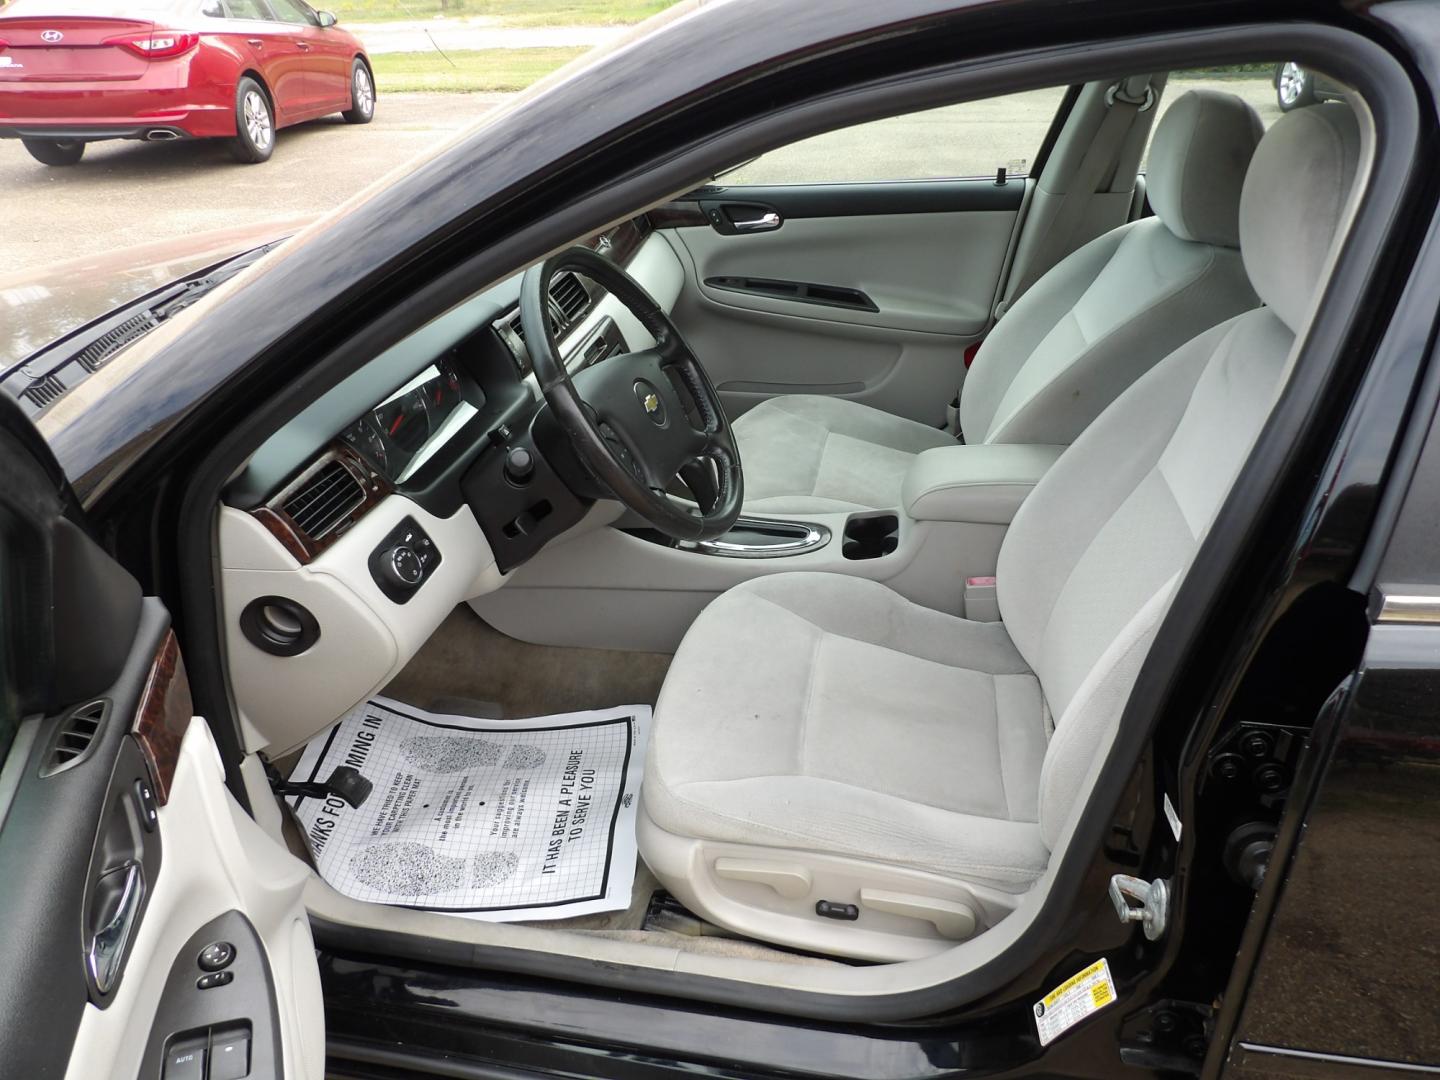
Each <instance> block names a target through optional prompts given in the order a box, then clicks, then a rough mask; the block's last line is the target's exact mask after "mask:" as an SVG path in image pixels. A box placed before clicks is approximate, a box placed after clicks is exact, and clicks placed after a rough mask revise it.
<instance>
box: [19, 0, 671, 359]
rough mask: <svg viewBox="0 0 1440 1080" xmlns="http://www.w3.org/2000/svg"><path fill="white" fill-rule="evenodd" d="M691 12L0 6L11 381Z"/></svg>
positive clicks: (561, 6)
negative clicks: (132, 309)
mask: <svg viewBox="0 0 1440 1080" xmlns="http://www.w3.org/2000/svg"><path fill="white" fill-rule="evenodd" d="M697 2H698V0H688V2H687V3H682V4H680V5H678V6H676V5H672V4H671V3H670V2H669V0H404V2H401V0H325V2H323V3H320V4H316V5H311V4H307V3H305V2H304V0H138V2H137V3H134V4H118V3H116V2H114V0H8V2H7V0H0V186H3V190H4V191H5V203H6V214H5V231H4V238H3V240H0V244H3V251H4V259H3V261H0V325H3V326H4V328H5V330H6V332H5V333H3V334H0V372H3V371H6V370H8V369H10V368H12V367H14V366H15V365H16V364H18V363H20V362H22V361H24V360H26V359H27V358H29V357H31V356H33V355H34V354H35V353H36V352H37V351H39V350H41V349H44V348H46V347H47V346H49V345H51V344H52V343H53V342H55V341H57V340H58V339H62V338H65V337H66V336H67V335H70V334H73V333H74V332H75V331H77V330H79V329H80V328H83V327H86V326H89V325H91V324H93V323H94V322H95V321H96V320H99V319H102V318H103V317H105V316H106V315H108V314H109V313H110V312H113V311H114V310H116V309H117V308H119V307H121V306H123V305H126V304H128V303H131V302H134V301H135V300H137V299H139V298H140V297H143V296H146V295H148V294H150V293H152V292H154V291H155V290H157V289H159V288H162V287H163V286H165V285H166V284H168V283H170V282H173V281H176V280H178V279H180V278H183V277H185V276H187V275H189V274H193V273H195V272H196V271H197V270H199V269H202V268H203V267H206V266H209V265H213V264H214V263H216V262H217V261H219V260H220V259H222V258H225V257H226V256H229V255H234V254H237V253H239V252H242V251H247V250H250V249H252V248H255V247H257V246H261V245H265V244H269V243H272V242H273V241H275V240H276V239H277V238H281V237H285V236H290V235H293V234H294V233H295V232H297V231H299V230H300V229H302V228H304V227H305V226H306V225H307V224H309V223H310V222H312V221H315V220H316V219H318V218H319V217H321V216H323V215H324V214H326V213H328V212H330V211H332V210H334V209H336V208H337V207H339V206H340V205H341V204H342V203H344V202H345V201H346V200H348V199H350V198H351V197H352V196H354V195H355V194H357V193H358V192H360V191H362V190H363V189H364V188H366V187H368V186H370V185H371V184H374V183H376V182H377V180H382V179H383V177H384V175H385V173H386V172H387V171H388V170H390V169H392V168H396V167H403V165H404V163H405V162H407V161H410V160H413V159H415V158H417V157H419V156H424V155H426V154H427V153H431V152H433V151H435V150H436V149H437V148H439V147H441V146H443V145H444V144H446V143H447V142H449V141H450V140H451V139H452V138H453V137H455V135H456V134H457V133H459V132H461V131H463V130H465V129H467V128H469V127H471V126H472V125H474V124H475V123H477V122H480V121H483V120H484V119H485V118H486V117H487V116H489V115H491V114H493V113H494V111H495V110H497V109H500V108H504V107H505V106H506V105H507V104H508V103H509V102H511V101H512V100H513V99H515V98H516V97H517V96H518V95H519V94H520V93H521V92H523V91H525V90H526V89H528V88H529V87H532V86H534V85H536V84H537V83H539V82H541V81H543V80H544V79H545V78H546V77H547V76H550V75H552V74H553V73H555V72H557V71H559V70H560V69H562V68H564V67H565V66H567V65H569V64H571V63H572V62H574V61H576V60H578V59H581V58H583V57H586V56H587V55H589V54H591V53H592V52H598V51H599V50H603V49H604V48H606V47H609V46H612V45H613V44H614V43H617V42H622V41H624V40H626V39H627V38H628V37H629V36H631V35H632V34H633V33H635V32H636V29H637V28H638V27H639V25H640V24H641V23H643V22H644V21H645V20H647V19H649V18H651V17H652V16H655V15H656V14H658V13H661V12H664V11H666V10H667V9H670V8H672V6H676V7H678V9H680V10H683V9H685V8H688V7H693V6H695V3H697ZM321 12H324V14H325V17H324V18H322V17H321ZM477 15H479V16H483V18H478V19H477V17H476V16H477Z"/></svg>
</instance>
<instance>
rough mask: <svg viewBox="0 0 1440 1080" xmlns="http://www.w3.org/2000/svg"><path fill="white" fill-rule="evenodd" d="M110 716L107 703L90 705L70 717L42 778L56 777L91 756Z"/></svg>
mask: <svg viewBox="0 0 1440 1080" xmlns="http://www.w3.org/2000/svg"><path fill="white" fill-rule="evenodd" d="M109 713H110V703H109V702H108V701H92V702H91V703H90V704H88V705H82V706H80V708H78V709H76V710H75V711H74V712H72V713H71V714H70V715H69V716H67V717H66V718H65V719H64V720H63V721H62V722H61V724H60V730H59V731H58V732H56V734H55V742H54V744H53V745H52V746H51V747H50V753H49V755H48V756H47V757H46V759H45V765H44V766H43V767H42V768H41V770H40V775H41V776H53V775H54V774H55V773H58V772H63V771H65V770H66V769H68V768H70V767H71V766H72V765H78V764H79V763H80V762H81V761H82V760H83V759H84V758H85V756H86V755H87V754H89V752H90V748H91V746H93V745H94V744H95V739H96V737H97V736H98V735H99V734H100V728H101V726H102V725H103V724H104V723H105V717H106V716H108V715H109Z"/></svg>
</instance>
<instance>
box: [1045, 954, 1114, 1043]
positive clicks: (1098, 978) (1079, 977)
mask: <svg viewBox="0 0 1440 1080" xmlns="http://www.w3.org/2000/svg"><path fill="white" fill-rule="evenodd" d="M1114 1000H1115V981H1114V980H1113V979H1112V978H1110V963H1109V961H1107V960H1106V959H1105V958H1104V957H1101V958H1100V959H1099V960H1096V961H1095V963H1093V964H1091V965H1090V966H1089V967H1087V968H1085V970H1083V971H1080V972H1077V973H1076V974H1074V975H1072V976H1070V978H1068V979H1066V980H1065V981H1064V982H1063V983H1061V984H1060V985H1059V986H1057V987H1056V988H1055V989H1054V990H1051V991H1050V993H1048V994H1046V995H1045V996H1044V997H1043V998H1041V999H1040V1000H1039V1001H1037V1002H1036V1003H1035V1028H1036V1030H1037V1031H1039V1033H1040V1045H1041V1046H1049V1045H1050V1044H1051V1043H1052V1042H1054V1041H1055V1040H1056V1039H1057V1038H1059V1037H1060V1036H1061V1035H1063V1034H1065V1032H1067V1031H1069V1030H1070V1029H1071V1028H1072V1027H1074V1026H1075V1025H1076V1024H1078V1023H1080V1021H1081V1020H1084V1019H1085V1018H1086V1017H1087V1016H1091V1015H1093V1014H1094V1013H1097V1012H1099V1011H1100V1010H1101V1009H1103V1008H1104V1007H1105V1006H1106V1005H1109V1004H1110V1003H1111V1002H1113V1001H1114Z"/></svg>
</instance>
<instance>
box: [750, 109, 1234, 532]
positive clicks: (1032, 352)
mask: <svg viewBox="0 0 1440 1080" xmlns="http://www.w3.org/2000/svg"><path fill="white" fill-rule="evenodd" d="M1261 130H1262V129H1261V124H1260V120H1259V117H1257V116H1256V115H1255V112H1254V110H1253V109H1251V108H1250V106H1249V105H1247V104H1246V103H1245V102H1243V101H1241V100H1240V99H1239V98H1238V97H1236V96H1234V95H1233V94H1224V93H1218V92H1215V91H1209V90H1192V91H1189V92H1188V93H1186V94H1183V95H1181V96H1180V97H1179V98H1178V99H1177V100H1176V101H1175V103H1174V104H1173V105H1172V106H1171V107H1170V109H1169V111H1167V112H1166V114H1165V116H1164V117H1163V118H1162V119H1161V120H1160V122H1159V125H1158V126H1157V128H1156V132H1155V139H1154V143H1153V144H1152V146H1151V150H1150V164H1149V170H1148V174H1147V181H1148V185H1149V186H1148V189H1147V190H1148V193H1149V198H1150V203H1151V205H1152V207H1153V208H1154V210H1155V216H1154V217H1152V218H1146V219H1143V220H1140V221H1135V222H1131V223H1130V224H1128V225H1123V226H1121V227H1120V228H1118V229H1114V230H1112V231H1110V232H1108V233H1106V234H1105V235H1103V236H1101V237H1098V238H1097V239H1095V240H1093V241H1091V242H1090V243H1089V244H1086V245H1085V246H1083V247H1081V248H1080V249H1079V250H1078V251H1076V252H1074V253H1073V254H1071V255H1069V256H1068V257H1066V258H1065V259H1063V260H1061V262H1060V263H1058V264H1057V265H1056V266H1054V267H1053V268H1052V269H1051V270H1050V271H1049V272H1047V273H1046V274H1044V275H1043V276H1042V277H1041V278H1040V279H1039V280H1038V281H1036V282H1035V284H1034V285H1032V286H1031V287H1030V288H1029V289H1028V290H1027V291H1026V292H1025V294H1024V295H1023V296H1021V297H1020V298H1019V300H1017V301H1016V302H1015V304H1014V305H1013V306H1012V307H1011V309H1010V311H1009V312H1008V313H1007V314H1006V316H1005V318H1004V319H1003V320H1002V321H1001V322H999V323H998V324H997V325H996V327H995V328H994V330H992V331H991V333H990V335H989V337H987V338H986V339H985V342H984V344H983V345H982V346H981V348H980V351H979V352H978V353H977V354H976V356H975V360H974V363H973V364H972V365H971V368H970V371H969V373H968V374H967V375H966V376H965V384H964V387H963V389H962V390H961V394H960V422H961V430H962V433H963V436H964V439H965V441H966V442H970V443H986V442H992V443H993V442H1024V443H1043V444H1051V445H1066V444H1068V443H1071V442H1073V441H1074V440H1075V438H1076V437H1077V436H1078V435H1079V434H1080V432H1081V431H1083V430H1084V429H1085V428H1086V426H1087V425H1089V424H1090V422H1091V421H1093V420H1094V419H1095V417H1096V416H1098V415H1099V414H1100V412H1101V411H1102V410H1103V409H1104V408H1105V407H1106V406H1107V405H1109V404H1110V402H1111V401H1113V400H1114V399H1115V398H1116V396H1118V395H1119V393H1120V392H1121V391H1122V390H1124V389H1125V388H1126V387H1127V386H1129V385H1130V384H1131V383H1132V382H1134V381H1135V380H1136V379H1137V378H1139V377H1140V375H1142V374H1143V373H1144V372H1145V371H1147V370H1148V369H1149V368H1150V367H1151V366H1152V365H1154V364H1155V363H1157V362H1158V361H1159V360H1160V359H1161V358H1162V357H1164V356H1165V355H1166V354H1167V353H1169V352H1170V351H1171V350H1172V349H1174V348H1176V347H1177V346H1179V345H1181V344H1182V343H1184V342H1185V341H1188V340H1189V339H1190V338H1192V337H1194V336H1195V335H1196V334H1198V333H1200V332H1201V331H1202V330H1206V329H1208V328H1209V327H1211V326H1214V325H1216V324H1217V323H1220V322H1223V321H1224V320H1226V319H1228V318H1230V317H1231V316H1232V315H1237V314H1239V313H1240V312H1242V311H1247V310H1249V309H1250V308H1253V307H1255V306H1256V305H1257V304H1258V303H1259V301H1258V300H1257V298H1256V296H1255V294H1254V292H1253V290H1252V289H1251V287H1250V283H1249V280H1248V278H1247V277H1246V275H1245V270H1244V266H1243V264H1242V261H1241V257H1240V252H1239V251H1238V250H1237V248H1238V244H1239V224H1238V223H1239V204H1240V188H1241V184H1242V182H1243V180H1244V176H1245V169H1246V166H1247V165H1248V164H1249V162H1250V158H1251V155H1252V153H1253V152H1254V149H1255V145H1256V143H1257V141H1258V140H1259V138H1260V134H1261ZM958 375H959V372H958V371H957V381H958ZM940 404H941V403H939V402H937V403H936V413H937V417H938V415H939V411H940ZM734 426H735V436H736V439H737V441H738V443H739V447H740V457H741V460H742V461H743V462H744V464H745V488H746V500H745V508H746V510H748V511H751V512H754V513H772V514H786V513H790V514H796V513H820V512H825V511H837V510H838V511H850V510H865V509H889V508H893V507H897V506H899V505H900V485H901V481H902V480H903V479H904V476H905V473H906V471H907V469H908V468H909V466H910V464H911V462H912V461H913V460H914V457H915V455H917V454H919V453H920V452H921V451H923V450H929V449H931V448H934V447H940V446H953V445H955V440H954V439H952V438H951V437H950V436H949V435H947V434H946V433H945V432H944V431H941V430H939V429H938V428H932V427H928V426H927V425H925V424H920V423H916V422H915V421H913V420H906V419H903V418H901V417H897V416H894V415H892V414H890V413H886V412H882V411H881V410H879V409H874V408H871V407H870V406H866V405H861V404H859V403H857V402H853V401H848V400H845V399H843V398H836V397H825V396H822V395H807V394H797V395H783V396H780V397H775V398H771V399H769V400H767V401H764V402H761V403H760V404H759V405H757V406H755V408H753V409H751V410H750V411H749V412H747V413H745V414H744V415H742V416H741V417H739V418H738V419H737V420H736V421H735V425H734Z"/></svg>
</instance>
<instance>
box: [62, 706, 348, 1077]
mask: <svg viewBox="0 0 1440 1080" xmlns="http://www.w3.org/2000/svg"><path fill="white" fill-rule="evenodd" d="M158 816H159V829H158V831H159V834H160V838H161V842H162V844H163V845H164V847H165V850H166V851H167V852H169V853H170V857H169V858H167V859H166V861H165V865H164V866H163V867H162V869H161V871H160V874H159V876H158V878H157V879H156V880H155V883H154V886H153V889H152V892H151V897H150V900H149V905H148V911H147V914H146V917H145V918H144V920H143V922H142V923H141V925H140V927H139V930H138V932H137V933H136V935H135V942H134V947H133V951H132V954H131V958H130V961H129V968H130V971H131V976H130V977H129V978H127V979H126V980H125V983H124V986H123V987H122V988H121V989H120V990H119V991H118V992H117V994H116V996H115V1000H114V1001H113V1003H112V1004H111V1006H110V1008H108V1009H106V1010H104V1011H101V1010H98V1009H95V1008H93V1007H92V1008H87V1009H86V1010H85V1012H84V1015H83V1016H82V1018H81V1021H80V1025H79V1030H78V1032H77V1035H76V1038H75V1044H74V1052H73V1053H72V1055H71V1057H70V1066H69V1070H68V1072H67V1074H66V1075H67V1076H69V1077H71V1078H73V1080H81V1078H87V1080H88V1078H90V1077H93V1076H94V1075H95V1072H94V1063H95V1062H98V1061H106V1062H115V1063H116V1064H115V1074H116V1075H117V1076H135V1075H139V1076H158V1075H159V1073H160V1070H159V1064H160V1063H161V1061H162V1060H163V1059H164V1058H165V1056H166V1051H167V1049H173V1050H176V1051H177V1052H184V1051H186V1050H188V1049H190V1048H191V1045H192V1043H194V1044H195V1047H194V1048H195V1049H196V1050H201V1051H208V1052H210V1053H212V1054H213V1055H214V1056H215V1059H216V1060H219V1054H220V1053H221V1051H222V1050H223V1044H224V1042H225V1038H224V1037H225V1036H226V1035H227V1034H229V1033H230V1032H232V1031H233V1032H242V1033H244V1035H245V1037H246V1041H247V1043H248V1047H247V1050H248V1054H249V1058H250V1067H249V1074H248V1076H249V1078H252V1080H266V1078H271V1077H273V1078H276V1080H279V1078H282V1077H283V1078H286V1080H292V1078H293V1080H320V1078H321V1077H322V1076H323V1075H324V1064H325V1062H324V1058H325V1040H324V1016H323V1005H322V1000H321V993H320V974H319V969H318V967H317V966H316V963H315V955H314V943H313V941H312V940H311V936H310V924H309V920H308V917H307V916H306V912H305V906H304V902H303V899H302V892H303V889H304V886H305V882H306V880H307V878H308V877H309V868H308V867H306V866H305V864H304V863H302V862H300V861H299V860H298V859H296V858H295V857H294V856H292V855H290V853H289V852H287V851H285V850H283V849H282V848H280V847H279V846H278V845H277V844H276V843H275V842H274V841H273V840H272V839H271V838H270V837H269V836H268V835H267V834H266V833H265V832H264V831H263V830H262V829H261V828H260V827H259V826H258V825H256V824H255V822H254V821H253V820H252V819H251V818H250V817H249V815H247V814H246V813H245V812H244V810H242V809H241V808H240V806H239V804H238V803H236V802H235V800H234V798H233V797H231V795H230V793H229V791H228V790H227V789H226V787H225V783H224V773H223V772H222V770H221V768H220V755H219V751H218V749H217V748H216V746H215V743H214V741H213V739H212V738H211V736H210V730H209V728H208V727H207V726H206V725H205V723H204V722H203V721H200V720H198V719H197V720H194V721H192V722H191V723H190V724H189V726H188V728H187V729H186V733H185V737H184V741H183V742H182V744H181V747H180V752H179V759H178V761H177V763H176V767H175V774H174V783H173V787H172V789H171V792H170V800H169V802H168V803H167V804H166V805H165V806H163V807H161V808H160V810H159V815H158ZM180 853H184V854H183V857H182V856H181V855H180ZM211 934H213V935H215V936H214V937H213V938H212V937H211V936H210V935H211ZM211 941H227V942H230V943H232V944H233V945H234V946H235V950H236V958H235V960H234V961H233V962H232V963H231V964H230V965H229V966H228V967H227V968H226V969H225V970H226V971H229V972H231V973H232V975H233V978H232V979H231V981H230V982H228V983H227V984H226V985H222V986H215V987H211V988H208V989H203V990H202V989H198V988H197V987H196V982H197V981H198V980H199V979H200V978H201V977H203V975H204V974H205V973H204V971H203V970H202V969H201V968H200V966H199V964H198V957H199V954H200V951H201V950H202V949H203V948H204V947H205V946H206V945H208V944H210V943H211ZM197 942H198V945H197ZM257 953H258V955H257ZM230 1052H231V1053H234V1052H235V1051H230Z"/></svg>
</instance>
